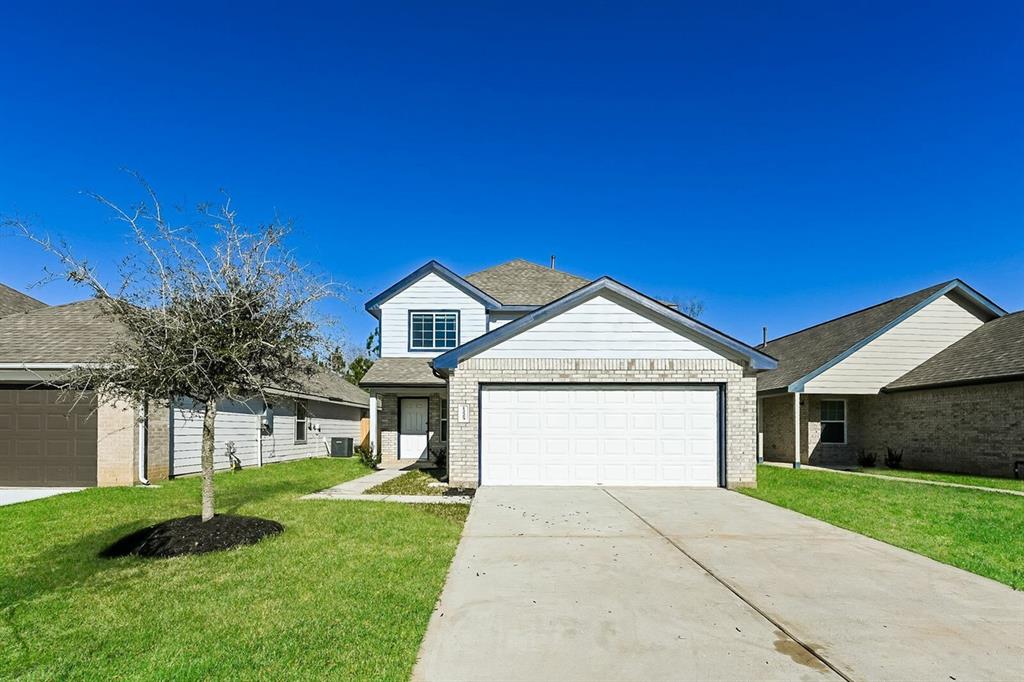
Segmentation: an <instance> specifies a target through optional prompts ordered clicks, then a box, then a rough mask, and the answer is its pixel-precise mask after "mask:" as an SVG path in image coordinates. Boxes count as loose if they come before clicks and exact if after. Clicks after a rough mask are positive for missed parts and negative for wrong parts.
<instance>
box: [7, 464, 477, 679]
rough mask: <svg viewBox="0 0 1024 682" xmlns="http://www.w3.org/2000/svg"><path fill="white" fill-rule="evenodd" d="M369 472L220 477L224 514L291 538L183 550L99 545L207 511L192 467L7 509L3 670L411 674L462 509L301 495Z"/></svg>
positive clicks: (105, 675)
mask: <svg viewBox="0 0 1024 682" xmlns="http://www.w3.org/2000/svg"><path fill="white" fill-rule="evenodd" d="M365 473H366V469H364V468H363V467H362V465H360V464H359V463H358V462H355V461H353V460H336V459H314V460H306V461H301V462H294V463H288V464H275V465H271V466H268V467H266V468H263V469H253V470H247V471H242V472H239V473H235V474H230V473H226V474H220V475H218V476H217V490H218V502H217V509H218V511H219V512H221V513H236V514H246V515H254V516H262V517H265V518H269V519H274V520H277V521H280V522H281V523H282V524H284V526H285V531H284V533H282V534H281V535H279V536H276V537H271V538H268V539H265V540H263V541H262V542H260V543H259V544H257V545H253V546H249V547H243V548H239V549H235V550H230V551H227V552H219V553H213V554H206V555H196V556H187V557H179V558H175V559H164V560H143V559H138V558H134V557H129V558H125V559H117V560H106V559H99V558H97V556H96V554H97V552H98V551H100V550H101V549H102V548H103V547H105V546H107V545H108V544H110V543H111V542H113V541H114V540H116V539H117V538H119V537H121V536H123V535H125V534H126V533H128V532H131V531H133V530H136V529H138V528H141V527H144V526H147V525H151V524H153V523H156V522H158V521H161V520H165V519H168V518H172V517H176V516H184V515H188V514H195V513H198V510H199V480H198V479H197V478H190V479H179V480H176V481H171V482H169V483H164V484H163V485H162V487H160V488H159V489H148V490H147V489H141V488H105V489H90V490H86V491H84V492H81V493H75V494H72V495H63V496H59V497H54V498H49V499H45V500H39V501H35V502H28V503H24V504H17V505H12V506H9V507H0V677H2V678H4V679H10V678H14V677H24V678H31V679H54V680H57V679H59V680H66V679H90V680H93V679H126V678H131V679H136V678H145V679H176V680H198V679H208V678H231V679H300V678H301V679H309V678H335V679H373V680H382V679H387V680H405V679H408V677H409V674H410V672H411V670H412V666H413V664H414V662H415V659H416V652H417V649H418V647H419V644H420V640H421V639H422V637H423V633H424V631H425V630H426V626H427V622H428V620H429V617H430V613H431V611H432V610H433V607H434V603H435V601H436V599H437V596H438V594H439V593H440V590H441V587H442V585H443V582H444V577H445V574H446V572H447V569H448V566H449V564H450V562H451V559H452V556H453V554H454V552H455V546H456V544H457V543H458V539H459V535H460V533H461V530H462V525H463V522H464V520H465V516H466V507H464V506H462V505H406V504H386V503H375V502H347V501H336V500H300V499H298V497H299V496H300V495H303V494H306V493H309V492H313V491H315V490H319V489H322V488H325V487H328V486H331V485H336V484H338V483H340V482H342V481H345V480H348V479H352V478H355V477H357V476H360V475H363V474H365Z"/></svg>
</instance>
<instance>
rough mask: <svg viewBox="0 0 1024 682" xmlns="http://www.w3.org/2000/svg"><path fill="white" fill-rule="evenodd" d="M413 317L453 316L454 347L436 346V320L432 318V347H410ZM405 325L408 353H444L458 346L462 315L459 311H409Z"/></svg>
mask: <svg viewBox="0 0 1024 682" xmlns="http://www.w3.org/2000/svg"><path fill="white" fill-rule="evenodd" d="M413 315H435V316H436V315H455V345H454V346H438V345H437V343H436V341H437V335H436V332H437V327H436V324H437V318H436V317H434V318H432V319H433V321H432V324H433V325H435V326H434V327H433V330H432V333H433V334H434V336H433V339H434V341H435V343H434V345H433V346H431V347H430V348H426V347H414V346H413V345H412V316H413ZM406 324H407V325H408V330H407V339H406V345H407V348H408V351H409V352H410V353H438V352H441V353H443V352H445V351H450V350H452V349H453V348H457V347H458V346H459V338H460V336H461V334H462V314H461V311H459V310H430V309H427V310H410V311H409V314H408V316H407V317H406Z"/></svg>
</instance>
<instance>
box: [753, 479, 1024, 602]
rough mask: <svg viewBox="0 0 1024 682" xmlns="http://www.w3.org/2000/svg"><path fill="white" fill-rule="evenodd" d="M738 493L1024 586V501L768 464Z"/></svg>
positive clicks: (1015, 585) (1006, 582) (978, 491)
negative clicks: (755, 480) (746, 487)
mask: <svg viewBox="0 0 1024 682" xmlns="http://www.w3.org/2000/svg"><path fill="white" fill-rule="evenodd" d="M741 492H743V493H744V494H746V495H750V496H751V497H756V498H758V499H761V500H764V501H766V502H771V503H773V504H777V505H779V506H782V507H787V508H789V509H793V510H795V511H798V512H801V513H803V514H807V515H808V516H813V517H814V518H817V519H821V520H822V521H827V522H828V523H831V524H834V525H836V526H840V527H842V528H847V529H849V530H852V531H856V532H858V533H861V534H863V535H867V536H868V537H872V538H875V539H877V540H881V541H883V542H888V543H889V544H892V545H896V546H897V547H903V548H905V549H909V550H911V551H913V552H917V553H919V554H923V555H925V556H928V557H931V558H933V559H936V560H938V561H941V562H943V563H947V564H951V565H953V566H957V567H959V568H962V569H965V570H967V571H971V572H972V573H977V574H978V575H983V576H987V577H989V578H992V579H993V580H998V581H999V582H1001V583H1005V584H1007V585H1010V586H1011V587H1013V588H1015V589H1018V590H1019V589H1024V497H1018V496H1016V495H997V494H993V493H989V492H984V491H981V490H967V489H961V488H946V487H940V486H931V485H915V484H913V483H902V482H898V481H887V480H884V479H878V478H869V477H867V476H847V475H844V474H839V473H832V472H828V471H810V470H806V469H804V470H796V469H783V468H779V467H772V466H760V467H758V470H757V488H749V489H742V490H741Z"/></svg>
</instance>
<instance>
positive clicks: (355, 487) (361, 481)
mask: <svg viewBox="0 0 1024 682" xmlns="http://www.w3.org/2000/svg"><path fill="white" fill-rule="evenodd" d="M411 470H412V468H409V469H382V470H380V471H374V472H373V473H372V474H369V475H367V476H363V477H361V478H356V479H353V480H351V481H345V482H344V483H342V484H340V485H336V486H334V487H333V488H327V489H326V490H321V491H320V492H316V493H312V494H311V495H306V496H304V497H303V498H302V499H304V500H350V501H353V500H354V501H361V502H400V503H405V504H469V503H470V502H472V501H473V498H471V497H468V496H465V495H367V494H366V493H365V491H367V490H369V489H370V488H373V487H374V486H378V485H380V484H381V483H385V482H387V481H390V480H391V479H394V478H398V477H399V476H401V475H403V474H407V473H409V471H411Z"/></svg>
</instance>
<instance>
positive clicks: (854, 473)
mask: <svg viewBox="0 0 1024 682" xmlns="http://www.w3.org/2000/svg"><path fill="white" fill-rule="evenodd" d="M762 464H766V465H768V466H770V467H781V468H783V469H792V468H793V465H792V464H786V463H784V462H762ZM800 468H801V469H808V470H810V471H827V472H829V473H830V474H846V475H847V476H868V477H870V478H881V479H883V480H886V481H897V482H899V483H922V484H924V485H937V486H940V487H943V488H967V489H968V490H981V491H982V492H986V493H1003V494H1004V495H1020V496H1021V497H1024V490H1009V489H1007V488H989V487H987V486H983V485H968V484H967V483H950V482H949V481H930V480H928V479H927V478H907V477H906V476H886V475H885V474H866V473H864V472H863V471H849V470H848V469H834V468H832V467H816V466H812V465H810V464H801V465H800Z"/></svg>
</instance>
